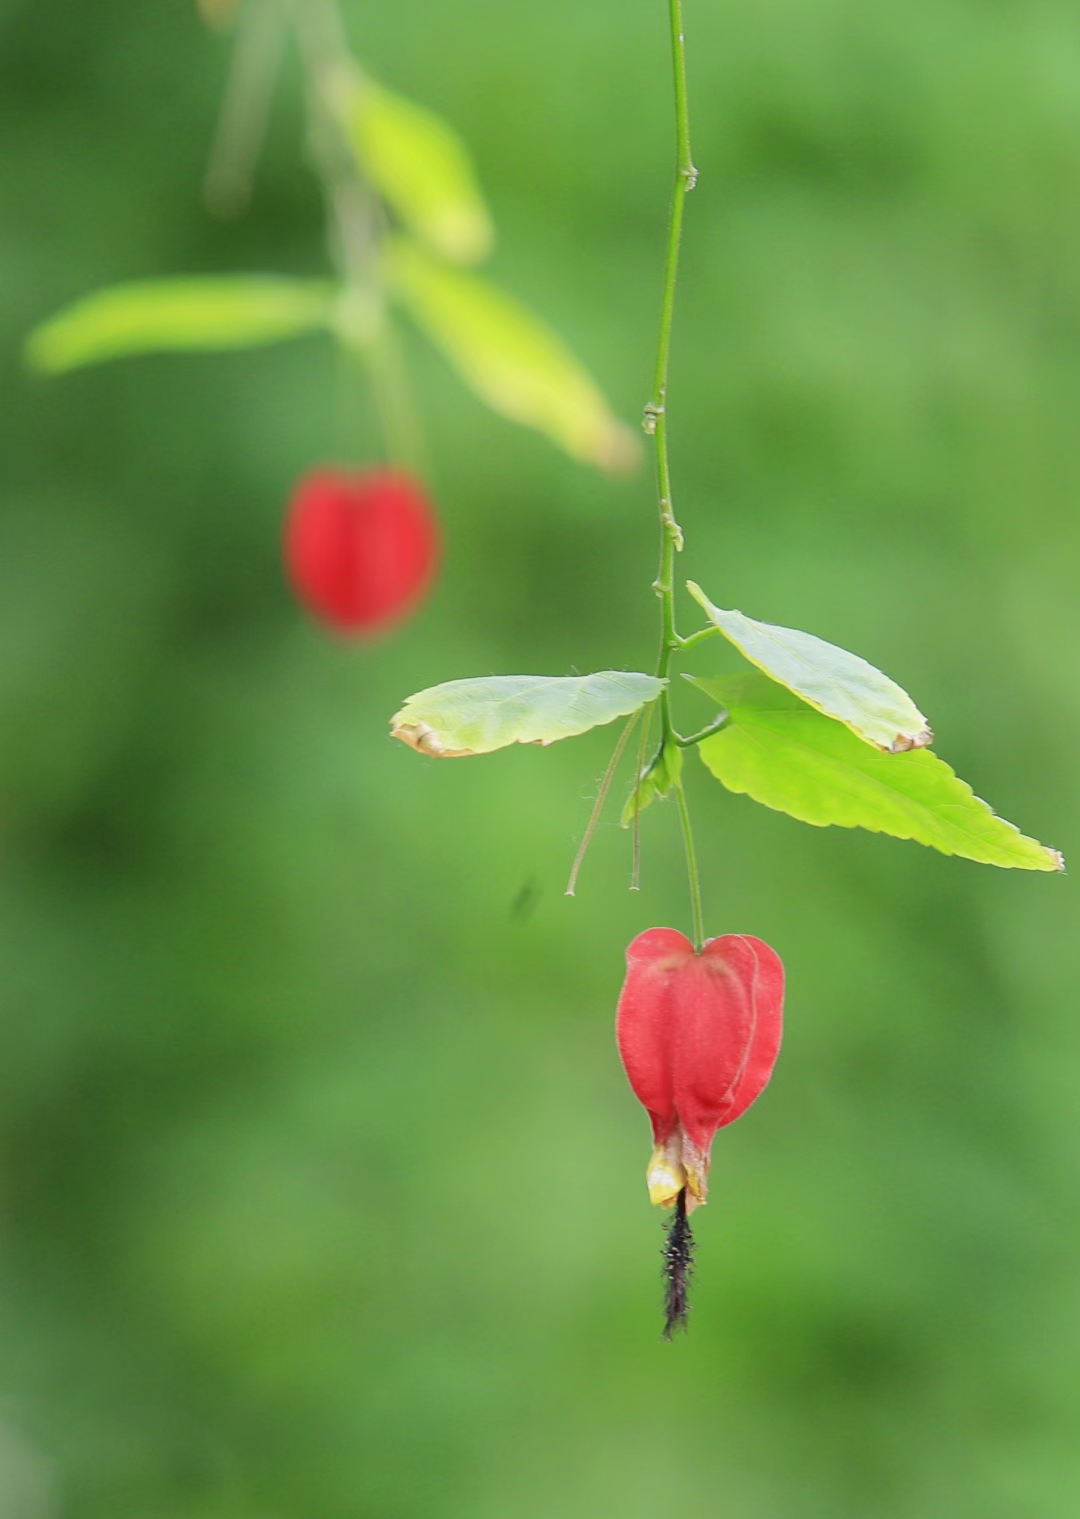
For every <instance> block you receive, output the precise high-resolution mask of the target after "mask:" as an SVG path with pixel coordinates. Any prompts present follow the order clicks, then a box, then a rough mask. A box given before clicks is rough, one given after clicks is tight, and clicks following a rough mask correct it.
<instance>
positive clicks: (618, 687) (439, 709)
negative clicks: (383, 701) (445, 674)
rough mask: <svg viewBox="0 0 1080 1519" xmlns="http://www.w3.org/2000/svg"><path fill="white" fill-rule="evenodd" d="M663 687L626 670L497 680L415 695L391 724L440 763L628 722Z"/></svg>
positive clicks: (466, 682) (467, 682)
mask: <svg viewBox="0 0 1080 1519" xmlns="http://www.w3.org/2000/svg"><path fill="white" fill-rule="evenodd" d="M666 684H667V682H666V681H663V680H658V679H657V678H656V677H655V676H653V675H639V674H636V673H633V672H627V671H625V670H601V671H599V672H598V673H597V674H595V675H566V676H550V675H493V676H490V677H488V678H486V679H482V680H450V681H447V682H446V683H445V685H441V686H431V687H429V689H428V690H426V691H418V692H417V693H416V695H415V696H410V697H409V699H408V701H407V702H406V703H405V705H404V706H403V707H402V709H401V711H400V712H398V713H397V714H396V715H395V716H394V717H393V718H392V720H391V728H392V730H393V736H394V737H395V738H400V739H401V740H402V742H403V743H406V744H409V745H410V746H411V747H412V748H414V749H417V750H419V751H420V752H421V753H422V754H432V755H435V756H436V757H437V758H439V759H459V758H462V757H464V756H466V755H470V754H490V753H491V751H492V750H493V749H504V748H505V747H506V746H507V744H553V743H555V742H556V741H557V740H558V739H561V738H573V737H575V736H576V735H577V734H579V733H587V732H588V730H589V729H590V728H598V727H600V726H601V725H602V724H604V723H610V722H613V721H614V720H615V718H617V717H628V716H629V715H630V713H631V712H636V711H637V710H638V708H639V707H643V706H644V705H645V703H646V702H649V701H654V700H655V698H656V697H657V696H659V695H660V692H661V691H662V690H663V688H664V686H665V685H666Z"/></svg>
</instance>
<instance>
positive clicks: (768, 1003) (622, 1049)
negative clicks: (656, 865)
mask: <svg viewBox="0 0 1080 1519" xmlns="http://www.w3.org/2000/svg"><path fill="white" fill-rule="evenodd" d="M626 965H627V971H626V980H625V982H624V983H623V989H622V993H621V995H620V997H619V1009H618V1013H617V1015H616V1037H617V1039H618V1044H619V1054H620V1056H621V1057H622V1063H623V1066H624V1067H625V1069H626V1074H627V1076H628V1078H629V1081H630V1085H631V1087H632V1088H633V1090H634V1095H635V1096H636V1097H637V1099H638V1101H639V1102H641V1103H642V1104H643V1105H644V1107H645V1108H646V1109H647V1111H648V1114H649V1118H650V1119H651V1121H652V1128H653V1140H654V1143H655V1149H654V1150H653V1153H652V1157H651V1159H650V1161H649V1169H648V1172H647V1180H648V1184H649V1197H650V1199H651V1200H652V1201H653V1202H654V1203H658V1204H660V1205H661V1206H663V1207H670V1206H671V1204H672V1203H674V1202H675V1201H676V1200H677V1199H681V1200H684V1201H685V1208H686V1210H687V1211H690V1210H692V1209H693V1208H694V1207H696V1206H697V1204H698V1203H703V1202H704V1201H705V1199H706V1196H707V1193H708V1176H709V1155H710V1151H711V1149H712V1142H713V1136H714V1135H715V1133H716V1131H717V1129H719V1128H722V1127H723V1126H724V1125H725V1124H729V1123H734V1121H735V1119H736V1118H738V1117H739V1116H740V1114H742V1113H745V1112H746V1109H747V1108H748V1107H749V1106H750V1104H751V1103H752V1102H753V1101H754V1100H755V1099H756V1098H758V1097H760V1095H761V1093H762V1092H763V1091H764V1090H765V1087H766V1086H767V1085H768V1082H769V1077H770V1076H771V1075H772V1070H773V1066H774V1065H775V1064H776V1057H777V1055H778V1053H779V1051H780V1035H781V1026H782V1013H783V1005H784V967H783V963H782V961H781V959H780V956H779V955H778V954H777V953H776V951H775V950H772V949H770V948H769V946H768V945H767V944H763V943H762V941H761V940H760V939H752V938H750V936H749V935H747V934H725V935H724V936H723V938H720V939H708V940H707V941H706V943H705V947H704V948H703V949H702V950H701V951H700V952H699V951H696V950H695V949H694V946H693V945H692V944H691V943H690V940H689V939H688V938H686V936H685V935H684V934H681V933H679V932H678V931H677V930H676V929H674V928H650V929H647V930H646V931H645V933H643V934H638V936H637V938H636V939H635V940H634V942H633V943H632V944H631V945H630V948H629V949H628V950H627V951H626ZM681 1208H682V1201H680V1210H681Z"/></svg>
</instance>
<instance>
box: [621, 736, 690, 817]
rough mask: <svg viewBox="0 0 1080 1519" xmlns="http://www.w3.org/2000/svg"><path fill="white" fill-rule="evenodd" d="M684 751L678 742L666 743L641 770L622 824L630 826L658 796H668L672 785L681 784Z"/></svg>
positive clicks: (627, 802) (624, 809) (624, 810)
mask: <svg viewBox="0 0 1080 1519" xmlns="http://www.w3.org/2000/svg"><path fill="white" fill-rule="evenodd" d="M682 767H683V752H682V750H681V749H680V748H679V746H678V744H665V745H664V747H663V748H662V749H660V750H659V751H658V753H657V754H656V755H654V757H653V758H652V760H650V762H649V764H648V765H646V767H645V769H644V770H643V771H642V772H641V779H640V781H635V785H634V789H633V791H631V793H630V795H629V796H628V797H627V799H626V806H625V807H624V808H623V810H622V826H623V827H624V828H629V827H630V824H631V823H632V822H633V821H634V817H635V814H640V813H642V812H644V811H645V808H646V807H648V806H650V805H651V804H652V802H653V801H654V800H655V799H656V797H658V796H667V794H668V792H669V791H670V790H671V788H672V786H677V785H678V784H679V779H680V777H681V776H682Z"/></svg>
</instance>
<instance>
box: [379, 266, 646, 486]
mask: <svg viewBox="0 0 1080 1519" xmlns="http://www.w3.org/2000/svg"><path fill="white" fill-rule="evenodd" d="M386 273H387V279H388V281H389V284H390V286H391V288H392V289H393V290H394V291H395V292H396V293H397V295H398V296H399V298H400V299H401V300H402V301H403V302H404V303H405V305H406V306H407V307H408V309H409V311H410V313H411V315H412V316H413V318H414V320H415V321H416V323H417V324H418V326H419V327H421V328H422V330H423V331H424V332H425V333H426V334H427V336H428V337H429V338H430V339H431V341H432V342H433V343H434V344H435V345H436V347H438V348H440V349H441V350H442V352H443V354H444V355H445V356H446V358H447V359H448V360H449V361H450V363H451V364H452V365H453V366H454V368H455V369H456V370H457V371H458V373H459V374H460V375H461V377H462V379H464V380H465V381H466V383H467V384H468V385H470V386H471V387H472V388H473V390H475V391H476V393H477V395H478V396H480V398H481V399H482V400H484V401H486V402H487V404H488V405H489V406H490V407H491V408H492V410H493V411H497V412H500V413H501V414H502V415H503V416H506V417H510V418H512V419H513V420H514V421H515V422H523V423H524V424H525V425H526V426H528V427H535V428H537V429H538V430H539V431H540V432H542V433H546V434H547V436H548V437H549V438H551V440H552V441H553V442H554V443H557V444H558V445H559V447H560V448H563V449H565V451H566V452H567V453H568V454H570V455H571V457H572V458H574V459H579V460H581V461H582V463H585V464H596V465H599V466H600V467H601V468H602V469H608V470H619V469H625V468H627V467H628V466H629V465H632V464H633V463H634V462H635V461H636V459H637V457H638V454H639V449H638V445H637V441H636V439H635V438H634V436H633V434H632V433H631V432H630V431H629V429H628V428H627V427H626V426H625V424H624V423H622V422H620V421H619V420H618V419H617V418H616V417H615V416H614V415H613V413H612V411H611V408H610V407H609V406H608V404H607V402H606V401H605V400H604V397H603V396H602V395H601V393H600V391H599V390H598V389H597V387H596V386H595V385H594V383H593V382H592V380H591V379H590V378H589V376H588V374H586V372H585V370H584V369H583V368H582V367H581V365H580V364H579V363H578V361H577V360H576V359H575V358H574V356H573V354H572V353H571V352H570V351H569V349H568V348H566V347H565V346H564V344H563V343H562V342H561V341H560V340H559V339H558V338H557V337H555V335H554V334H553V333H552V332H550V331H549V330H548V329H547V328H546V327H545V326H544V325H543V323H542V322H541V321H540V320H539V319H538V318H537V317H535V316H534V315H533V314H532V312H531V311H529V310H528V308H527V307H525V306H522V305H521V304H520V303H519V302H518V301H516V300H514V299H513V297H511V296H509V295H507V294H506V292H505V291H503V290H500V289H499V287H498V286H497V285H493V284H491V283H490V282H489V281H487V280H483V279H480V278H479V277H478V276H476V275H474V274H464V273H462V272H461V271H460V270H457V269H447V268H446V267H445V266H444V265H441V264H437V263H435V262H434V261H433V260H432V259H429V258H427V257H426V256H425V255H424V254H423V253H422V252H421V251H420V249H419V248H417V247H416V246H415V245H414V244H412V243H409V242H407V241H406V240H405V239H403V238H398V239H395V240H393V241H392V243H391V244H390V247H389V248H388V251H387V259H386Z"/></svg>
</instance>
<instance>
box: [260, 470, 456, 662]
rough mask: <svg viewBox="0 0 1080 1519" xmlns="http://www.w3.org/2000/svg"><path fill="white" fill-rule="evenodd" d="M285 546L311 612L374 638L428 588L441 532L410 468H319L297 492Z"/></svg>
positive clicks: (346, 629)
mask: <svg viewBox="0 0 1080 1519" xmlns="http://www.w3.org/2000/svg"><path fill="white" fill-rule="evenodd" d="M284 548H285V567H286V570H287V572H288V576H289V580H290V582H291V583H292V586H293V589H294V590H295V592H296V594H297V596H298V597H299V599H300V600H301V601H302V602H303V604H304V605H305V606H306V607H307V608H308V610H309V611H311V612H313V613H314V615H315V616H316V617H317V618H319V619H320V621H322V622H325V623H328V624H329V625H330V626H331V627H332V628H334V629H335V630H336V631H338V632H340V633H353V634H360V635H365V634H368V635H370V634H374V633H380V632H382V631H383V629H385V628H388V627H390V626H392V625H393V624H394V623H396V622H400V621H401V619H402V618H403V617H406V616H407V615H408V614H409V613H410V612H411V611H412V610H413V608H414V607H415V606H416V605H417V603H418V602H419V601H420V600H421V599H422V597H423V596H424V594H425V592H426V591H427V590H428V588H429V586H430V585H431V582H432V579H433V578H434V574H435V569H436V566H437V563H438V559H439V529H438V524H437V523H436V520H435V515H434V513H433V512H432V509H431V506H430V504H429V502H428V498H427V495H426V493H425V491H424V489H423V487H422V486H421V485H420V484H419V483H418V482H417V481H416V480H414V479H413V478H412V477H411V476H410V475H407V474H405V473H404V472H403V471H401V470H394V469H372V470H359V471H347V470H339V469H320V470H315V471H313V472H312V473H311V474H308V475H305V476H304V478H303V480H301V482H300V484H299V485H298V486H297V488H296V490H295V491H294V492H293V497H292V500H291V502H290V504H289V515H288V520H287V522H286V525H285V545H284Z"/></svg>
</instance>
